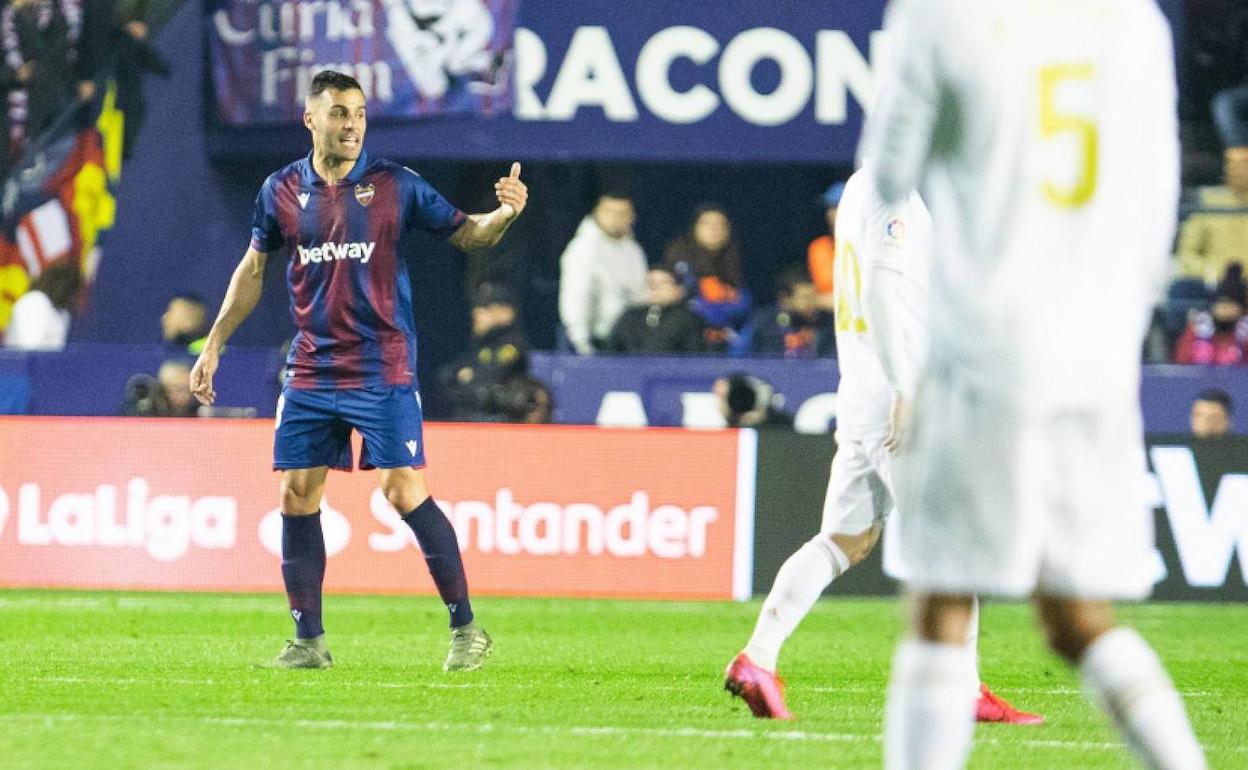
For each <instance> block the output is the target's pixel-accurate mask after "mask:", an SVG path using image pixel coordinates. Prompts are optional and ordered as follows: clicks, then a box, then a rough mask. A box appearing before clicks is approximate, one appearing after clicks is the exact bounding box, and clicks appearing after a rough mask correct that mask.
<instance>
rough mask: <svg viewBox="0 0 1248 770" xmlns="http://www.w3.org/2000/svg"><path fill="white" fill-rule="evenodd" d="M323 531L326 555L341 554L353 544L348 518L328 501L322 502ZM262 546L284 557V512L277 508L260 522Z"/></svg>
mask: <svg viewBox="0 0 1248 770" xmlns="http://www.w3.org/2000/svg"><path fill="white" fill-rule="evenodd" d="M321 531H322V532H324V533H325V554H326V555H327V556H333V555H335V554H337V553H340V552H341V551H342V549H344V548H346V547H347V543H349V542H351V524H350V522H348V521H347V517H346V516H343V515H342V514H341V513H339V512H338V511H337V510H336V509H334V508H331V507H330V505H329V501H328V500H322V501H321ZM259 535H260V545H262V546H264V550H266V551H268V552H269V553H271V554H273V555H274V556H281V555H282V511H281V509H280V508H275V509H273V510H271V511H269V512H268V514H267V515H266V516H265V517H264V518H263V519H261V520H260V527H259Z"/></svg>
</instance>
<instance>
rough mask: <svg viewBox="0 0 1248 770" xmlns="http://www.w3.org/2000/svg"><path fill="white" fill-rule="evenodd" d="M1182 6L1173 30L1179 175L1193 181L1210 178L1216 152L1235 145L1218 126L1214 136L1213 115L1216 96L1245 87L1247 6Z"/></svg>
mask: <svg viewBox="0 0 1248 770" xmlns="http://www.w3.org/2000/svg"><path fill="white" fill-rule="evenodd" d="M1182 5H1183V6H1185V8H1184V13H1183V23H1182V24H1181V25H1180V26H1179V28H1177V29H1176V31H1178V29H1181V30H1182V31H1183V33H1184V35H1183V36H1184V37H1185V38H1186V39H1185V40H1183V41H1182V44H1181V45H1180V46H1179V52H1180V53H1181V54H1182V57H1183V58H1182V61H1181V62H1180V66H1179V71H1178V74H1179V116H1180V118H1181V131H1182V139H1183V155H1184V158H1183V167H1184V169H1183V170H1184V178H1185V179H1192V180H1193V181H1198V180H1204V179H1209V178H1213V177H1216V175H1217V168H1218V165H1219V162H1218V153H1219V152H1220V151H1221V148H1223V147H1232V146H1235V145H1236V143H1234V142H1228V141H1226V132H1225V126H1224V125H1218V127H1217V128H1218V130H1217V132H1215V130H1214V120H1213V118H1214V114H1213V113H1214V112H1217V111H1218V101H1217V98H1219V97H1220V96H1221V94H1219V92H1225V91H1226V90H1228V89H1233V88H1235V87H1236V86H1242V85H1248V4H1245V3H1244V2H1243V0H1185V2H1184V3H1183V4H1182ZM1211 101H1212V102H1213V103H1214V109H1213V111H1211V110H1210V102H1211ZM1218 120H1219V121H1222V120H1223V118H1222V116H1219V117H1218ZM1219 133H1221V134H1222V142H1221V144H1220V145H1219V136H1218V134H1219ZM1240 144H1248V143H1242V142H1241V143H1240Z"/></svg>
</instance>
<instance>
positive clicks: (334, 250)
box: [296, 241, 377, 265]
mask: <svg viewBox="0 0 1248 770" xmlns="http://www.w3.org/2000/svg"><path fill="white" fill-rule="evenodd" d="M296 248H297V249H298V251H299V264H301V265H306V264H308V263H309V262H312V263H314V264H318V265H319V264H320V263H322V262H335V261H338V260H341V259H358V260H359V261H360V264H361V265H367V264H368V260H370V259H372V256H373V250H374V249H376V248H377V244H375V243H373V242H372V241H368V242H364V241H355V242H354V243H334V242H332V241H326V242H325V243H323V244H321V245H320V246H311V247H309V246H297V247H296Z"/></svg>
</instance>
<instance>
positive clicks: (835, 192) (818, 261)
mask: <svg viewBox="0 0 1248 770" xmlns="http://www.w3.org/2000/svg"><path fill="white" fill-rule="evenodd" d="M844 192H845V183H844V182H836V183H835V184H833V185H832V186H831V187H829V188H828V189H827V190H824V192H823V195H821V196H819V200H820V201H821V202H822V203H823V205H824V208H825V210H826V218H827V221H828V234H827V235H821V236H819V237H818V238H816V239H814V240H813V241H811V242H810V246H808V247H806V262H807V265H808V267H809V269H810V277H811V278H812V279H813V280H814V282H815V289H816V290H818V292H819V307H820V309H821V310H827V311H829V312H832V311H833V310H835V301H834V300H833V298H832V287H833V283H834V281H833V278H832V275H833V263H834V262H835V261H836V207H837V206H839V205H840V204H841V194H842V193H844Z"/></svg>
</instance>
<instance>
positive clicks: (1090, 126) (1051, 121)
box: [1040, 64, 1099, 209]
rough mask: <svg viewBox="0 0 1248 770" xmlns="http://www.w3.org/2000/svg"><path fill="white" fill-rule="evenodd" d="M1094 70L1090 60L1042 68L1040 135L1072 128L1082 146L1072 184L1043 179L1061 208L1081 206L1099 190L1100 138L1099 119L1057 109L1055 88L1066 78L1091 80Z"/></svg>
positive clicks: (1047, 195)
mask: <svg viewBox="0 0 1248 770" xmlns="http://www.w3.org/2000/svg"><path fill="white" fill-rule="evenodd" d="M1094 74H1095V73H1094V71H1093V69H1092V65H1091V64H1054V65H1050V66H1048V67H1042V68H1041V69H1040V136H1042V137H1043V138H1045V139H1052V138H1053V137H1055V136H1057V135H1058V134H1061V133H1063V132H1066V131H1073V132H1075V135H1076V136H1078V137H1079V140H1080V143H1081V144H1082V146H1083V168H1082V169H1081V170H1080V172H1079V178H1078V179H1077V180H1076V181H1075V184H1074V186H1073V187H1071V188H1070V189H1062V188H1059V187H1058V186H1057V185H1055V184H1053V183H1052V182H1047V181H1046V182H1045V183H1044V197H1045V198H1046V199H1047V200H1048V201H1049V202H1050V203H1052V204H1053V205H1055V206H1059V207H1061V208H1067V209H1075V208H1079V207H1080V206H1082V205H1084V204H1085V203H1087V202H1088V201H1090V200H1092V196H1093V194H1095V193H1096V156H1097V147H1098V144H1099V140H1098V137H1097V131H1096V123H1095V122H1093V121H1092V119H1090V118H1086V117H1081V116H1079V115H1071V114H1069V113H1063V112H1059V111H1058V109H1057V105H1056V104H1055V103H1054V101H1055V92H1056V91H1057V87H1058V86H1059V85H1060V84H1061V83H1063V82H1065V81H1071V80H1075V81H1079V80H1090V79H1091V78H1092V77H1093V75H1094Z"/></svg>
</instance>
